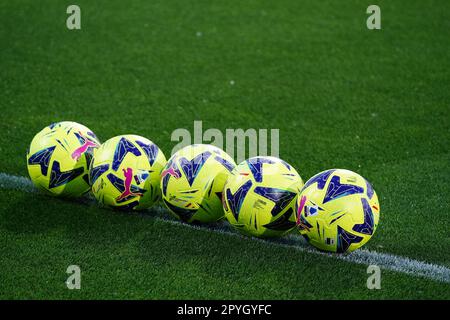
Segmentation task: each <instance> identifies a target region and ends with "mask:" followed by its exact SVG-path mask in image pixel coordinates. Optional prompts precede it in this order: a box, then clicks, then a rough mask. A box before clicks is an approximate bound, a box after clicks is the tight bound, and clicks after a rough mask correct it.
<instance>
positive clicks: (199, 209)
mask: <svg viewBox="0 0 450 320" xmlns="http://www.w3.org/2000/svg"><path fill="white" fill-rule="evenodd" d="M235 166H236V164H235V162H234V160H233V159H232V158H231V157H230V156H229V155H228V154H227V153H226V152H225V151H223V150H221V149H220V148H217V147H215V146H212V145H205V144H194V145H190V146H187V147H184V148H183V149H181V150H179V151H178V152H176V153H175V154H174V155H173V156H172V157H171V158H170V159H169V161H168V162H167V165H166V167H165V168H164V170H163V173H162V174H161V189H162V197H163V200H164V204H165V205H166V207H167V208H168V209H169V211H170V212H171V213H172V214H173V215H174V216H175V217H177V218H178V219H180V220H182V221H184V222H189V223H191V222H214V221H217V220H219V219H221V218H222V217H223V214H224V213H223V209H222V190H223V186H224V184H225V181H226V180H227V178H228V176H229V174H230V172H231V170H233V168H234V167H235Z"/></svg>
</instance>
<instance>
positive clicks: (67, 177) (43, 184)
mask: <svg viewBox="0 0 450 320" xmlns="http://www.w3.org/2000/svg"><path fill="white" fill-rule="evenodd" d="M99 146H100V141H99V140H98V139H97V136H96V135H95V134H94V133H93V132H92V131H91V130H90V129H89V128H87V127H85V126H83V125H81V124H79V123H76V122H72V121H63V122H57V123H53V124H51V125H49V126H47V127H45V128H44V129H42V130H41V131H40V132H39V133H38V134H36V135H35V136H34V138H33V140H32V141H31V144H30V147H29V149H28V152H27V167H28V173H29V175H30V178H31V180H32V181H33V183H34V184H35V185H36V186H37V187H38V188H39V189H40V190H43V191H45V192H46V193H47V194H50V195H53V196H62V197H77V196H80V195H82V194H83V193H85V192H88V191H89V189H90V186H89V177H88V172H89V165H90V162H91V159H92V156H93V154H94V150H95V149H97V148H98V147H99Z"/></svg>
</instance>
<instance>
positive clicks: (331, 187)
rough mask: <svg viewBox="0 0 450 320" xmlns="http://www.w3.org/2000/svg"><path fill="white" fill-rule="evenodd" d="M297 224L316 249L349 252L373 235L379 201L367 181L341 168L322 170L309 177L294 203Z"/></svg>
mask: <svg viewBox="0 0 450 320" xmlns="http://www.w3.org/2000/svg"><path fill="white" fill-rule="evenodd" d="M296 215H297V226H298V228H299V230H300V233H301V234H302V235H303V236H304V237H305V239H306V240H307V241H308V242H309V243H310V244H312V245H313V246H315V247H317V248H318V249H320V250H324V251H331V252H339V253H341V252H351V251H354V250H356V249H358V248H360V247H361V246H363V245H364V244H365V243H366V242H367V241H369V239H370V238H371V237H372V236H373V234H374V232H375V230H376V228H377V226H378V220H379V218H380V204H379V203H378V197H377V194H376V193H375V191H374V190H373V188H372V186H371V184H370V183H369V182H368V181H367V180H366V179H364V178H363V177H361V176H360V175H359V174H357V173H355V172H352V171H349V170H343V169H331V170H327V171H323V172H321V173H319V174H317V175H315V176H314V177H312V178H311V179H309V180H308V181H307V182H306V183H305V186H304V187H303V189H302V191H301V193H300V195H299V197H298V201H297V206H296Z"/></svg>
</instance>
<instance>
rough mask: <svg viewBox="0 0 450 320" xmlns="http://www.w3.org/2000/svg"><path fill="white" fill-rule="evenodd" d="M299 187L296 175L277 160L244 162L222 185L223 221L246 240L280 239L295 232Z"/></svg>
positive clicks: (290, 167)
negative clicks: (246, 237) (245, 236)
mask: <svg viewBox="0 0 450 320" xmlns="http://www.w3.org/2000/svg"><path fill="white" fill-rule="evenodd" d="M302 186H303V181H302V178H301V177H300V175H299V174H298V173H297V171H296V170H295V169H294V168H293V167H292V166H291V165H289V164H288V163H286V162H285V161H283V160H281V159H278V158H275V157H254V158H250V159H248V160H245V161H244V162H242V163H240V164H239V165H238V166H237V167H236V168H235V169H234V170H233V172H232V175H231V176H230V177H229V179H228V181H227V183H226V184H225V188H224V195H223V207H224V209H225V217H226V218H227V220H228V222H229V223H230V224H231V225H232V226H233V227H234V228H235V229H237V230H238V231H240V232H241V233H243V234H245V235H248V236H255V237H263V238H269V237H279V236H283V235H284V234H286V233H288V232H289V231H291V230H292V229H293V228H295V213H294V207H295V203H296V200H297V194H298V192H299V191H300V189H301V187H302Z"/></svg>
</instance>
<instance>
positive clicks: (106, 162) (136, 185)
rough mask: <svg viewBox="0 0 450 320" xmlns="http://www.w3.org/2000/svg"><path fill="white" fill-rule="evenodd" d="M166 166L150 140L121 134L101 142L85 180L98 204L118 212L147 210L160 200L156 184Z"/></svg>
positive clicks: (160, 153) (158, 150)
mask: <svg viewBox="0 0 450 320" xmlns="http://www.w3.org/2000/svg"><path fill="white" fill-rule="evenodd" d="M165 164H166V157H165V156H164V154H163V152H162V151H161V150H160V149H159V148H158V146H157V145H156V144H154V143H153V142H152V141H150V140H148V139H146V138H144V137H140V136H137V135H131V134H128V135H121V136H117V137H114V138H111V139H109V140H108V141H106V142H105V143H103V144H102V145H101V146H100V148H99V149H98V150H97V152H96V153H95V156H94V159H93V161H92V164H91V168H90V172H89V179H90V183H91V185H92V193H93V194H94V196H95V198H96V199H97V200H98V201H99V203H100V204H102V205H104V206H107V207H112V208H115V209H122V210H141V209H146V208H149V207H151V206H152V205H153V204H154V203H156V202H157V201H158V199H160V197H161V190H160V188H159V181H160V177H161V171H162V169H163V168H164V166H165Z"/></svg>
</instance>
